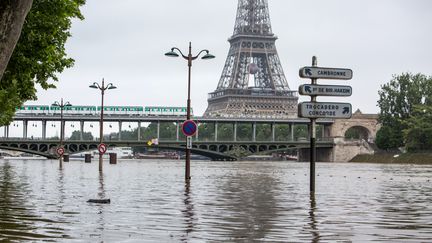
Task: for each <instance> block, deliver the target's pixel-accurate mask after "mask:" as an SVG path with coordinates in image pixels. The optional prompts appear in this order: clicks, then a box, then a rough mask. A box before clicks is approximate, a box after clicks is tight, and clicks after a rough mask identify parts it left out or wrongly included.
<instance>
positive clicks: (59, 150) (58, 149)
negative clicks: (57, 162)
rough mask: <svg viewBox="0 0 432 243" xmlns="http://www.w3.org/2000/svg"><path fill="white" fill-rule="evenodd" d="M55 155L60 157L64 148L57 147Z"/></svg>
mask: <svg viewBox="0 0 432 243" xmlns="http://www.w3.org/2000/svg"><path fill="white" fill-rule="evenodd" d="M57 154H58V155H60V156H62V155H63V154H64V148H62V147H58V148H57Z"/></svg>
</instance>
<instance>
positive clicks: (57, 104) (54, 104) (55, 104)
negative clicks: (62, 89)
mask: <svg viewBox="0 0 432 243" xmlns="http://www.w3.org/2000/svg"><path fill="white" fill-rule="evenodd" d="M51 106H60V105H59V103H58V102H57V101H56V102H54V103H52V105H51Z"/></svg>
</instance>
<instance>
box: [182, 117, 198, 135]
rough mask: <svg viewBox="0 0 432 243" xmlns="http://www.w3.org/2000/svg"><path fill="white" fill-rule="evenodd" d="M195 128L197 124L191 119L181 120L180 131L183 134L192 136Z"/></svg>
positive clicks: (195, 130) (196, 128)
mask: <svg viewBox="0 0 432 243" xmlns="http://www.w3.org/2000/svg"><path fill="white" fill-rule="evenodd" d="M197 130H198V127H197V124H196V123H195V122H194V121H193V120H187V121H185V122H183V126H182V132H183V134H184V135H185V136H193V135H195V133H196V132H197Z"/></svg>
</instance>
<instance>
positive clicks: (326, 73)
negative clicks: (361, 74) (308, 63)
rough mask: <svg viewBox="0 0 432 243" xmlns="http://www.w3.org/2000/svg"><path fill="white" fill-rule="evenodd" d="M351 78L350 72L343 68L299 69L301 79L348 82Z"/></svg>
mask: <svg viewBox="0 0 432 243" xmlns="http://www.w3.org/2000/svg"><path fill="white" fill-rule="evenodd" d="M352 76H353V72H352V70H351V69H345V68H323V67H304V68H301V69H300V77H302V78H322V79H344V80H350V79H352Z"/></svg>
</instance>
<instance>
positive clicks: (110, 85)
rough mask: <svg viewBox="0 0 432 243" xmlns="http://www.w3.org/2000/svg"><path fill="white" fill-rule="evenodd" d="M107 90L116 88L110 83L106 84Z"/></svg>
mask: <svg viewBox="0 0 432 243" xmlns="http://www.w3.org/2000/svg"><path fill="white" fill-rule="evenodd" d="M108 89H117V87H116V86H114V85H113V84H111V83H110V84H108Z"/></svg>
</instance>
